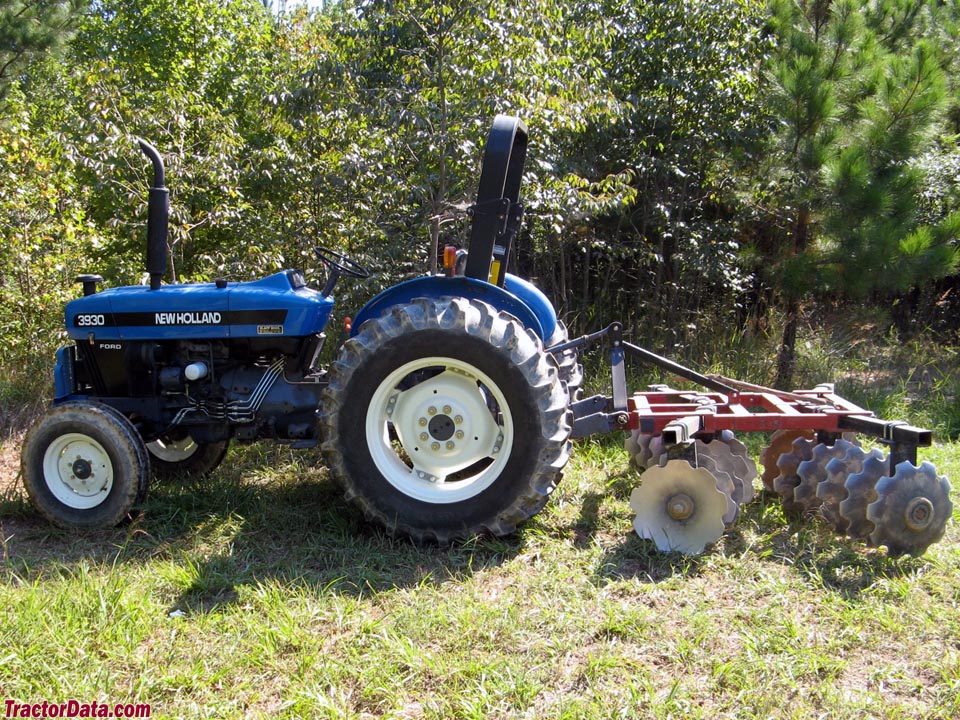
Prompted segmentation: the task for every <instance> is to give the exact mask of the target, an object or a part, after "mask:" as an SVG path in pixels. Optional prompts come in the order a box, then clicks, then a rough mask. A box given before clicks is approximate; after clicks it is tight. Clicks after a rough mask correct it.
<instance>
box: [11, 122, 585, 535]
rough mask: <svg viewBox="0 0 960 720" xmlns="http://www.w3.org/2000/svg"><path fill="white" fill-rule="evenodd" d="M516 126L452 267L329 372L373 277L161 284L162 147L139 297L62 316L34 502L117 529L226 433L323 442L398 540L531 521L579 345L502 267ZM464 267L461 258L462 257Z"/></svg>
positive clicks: (219, 455) (97, 302) (549, 477)
mask: <svg viewBox="0 0 960 720" xmlns="http://www.w3.org/2000/svg"><path fill="white" fill-rule="evenodd" d="M526 141H527V134H526V128H525V127H524V126H523V124H522V123H521V122H520V121H518V120H517V119H515V118H510V117H505V116H500V117H498V118H497V119H496V120H495V122H494V126H493V129H492V130H491V132H490V135H489V138H488V143H487V148H486V155H485V160H484V165H483V170H482V176H481V180H480V192H479V196H478V198H477V203H476V205H475V206H474V209H473V219H472V236H471V238H472V239H471V248H470V252H469V255H467V256H466V257H463V255H461V257H460V263H459V264H460V272H459V274H457V273H456V271H455V270H454V269H453V268H451V269H450V271H449V272H448V273H447V274H445V275H430V276H426V277H422V278H419V279H415V280H412V281H409V282H405V283H402V284H399V285H397V286H395V287H392V288H390V289H388V290H387V291H385V292H383V293H381V294H380V295H378V296H377V297H375V298H373V299H372V300H371V301H370V302H369V303H367V304H366V306H364V307H363V308H362V309H361V310H360V311H359V312H358V313H357V315H356V316H355V319H354V322H353V328H354V329H353V330H352V332H351V336H350V337H349V338H348V339H347V340H346V341H345V342H344V343H343V346H342V347H341V348H340V349H339V353H338V355H337V357H336V360H335V361H334V362H333V363H332V365H330V366H329V367H321V366H320V364H319V363H318V356H319V354H320V350H321V349H322V347H323V345H324V342H325V340H326V335H325V332H324V331H325V329H326V327H327V322H328V319H329V317H330V313H331V310H332V308H333V305H334V298H333V294H332V293H333V290H334V287H335V285H336V283H337V281H338V279H339V278H340V277H341V276H343V275H348V276H354V277H361V278H362V277H366V276H367V275H368V274H369V273H368V271H367V270H366V269H365V268H363V267H362V266H360V265H359V264H357V263H356V262H354V261H352V260H350V259H348V258H346V257H344V256H343V255H341V254H339V253H337V252H334V251H331V250H328V249H324V248H317V249H316V255H317V258H318V259H319V261H320V262H322V263H323V264H324V265H326V267H327V269H328V280H327V282H326V285H325V287H323V288H322V289H320V290H316V289H312V288H309V287H307V285H306V282H305V280H304V277H303V275H302V273H300V272H298V271H295V270H285V271H283V272H278V273H276V274H273V275H270V276H268V277H265V278H263V279H260V280H257V281H254V282H228V281H226V280H217V281H216V282H213V283H203V284H164V283H162V281H161V279H162V277H163V275H164V274H165V272H166V253H167V219H168V190H167V189H166V187H165V185H164V168H163V163H162V161H161V158H160V155H159V153H158V152H157V151H156V150H155V149H154V148H153V147H152V146H151V145H149V144H148V143H146V142H143V141H141V142H140V147H141V150H142V151H143V152H144V154H145V155H146V156H147V157H149V158H150V160H151V161H152V164H153V175H154V179H153V187H151V188H150V191H149V219H148V230H147V235H148V241H147V270H148V272H149V274H150V284H149V286H147V285H144V286H131V287H118V288H111V289H108V290H104V291H101V292H98V291H97V287H98V285H99V283H100V282H101V281H102V279H101V278H100V277H99V276H94V275H85V276H81V277H80V278H78V281H79V282H81V283H82V284H83V297H81V298H79V299H77V300H74V301H72V302H70V303H69V304H68V305H67V307H66V326H67V330H68V333H69V336H70V338H71V340H73V344H71V345H69V346H67V347H64V348H62V349H61V350H60V351H59V352H58V354H57V363H56V369H55V400H54V403H53V407H52V408H51V409H50V411H49V412H47V413H46V414H45V415H44V416H43V417H42V418H41V419H40V420H39V421H38V422H37V424H36V425H35V426H34V427H33V428H32V429H31V431H30V432H29V434H28V436H27V437H26V439H25V443H24V448H23V453H22V463H23V479H24V482H25V485H26V489H27V491H28V493H29V496H30V499H31V501H32V502H33V504H34V505H35V506H36V508H37V509H38V510H39V511H40V513H42V514H43V515H44V516H46V517H47V518H48V519H49V520H51V521H52V522H54V523H56V524H57V525H60V526H64V527H68V528H74V529H91V528H102V527H109V526H112V525H115V524H117V523H119V522H120V521H122V520H123V519H124V518H126V517H127V516H128V515H129V513H130V512H131V511H132V510H133V509H134V508H135V507H137V506H138V505H139V504H140V503H142V502H143V500H144V498H145V496H146V493H147V488H148V485H149V483H150V480H151V475H152V476H170V475H177V474H184V473H189V474H194V475H202V474H204V473H207V472H209V471H211V470H212V469H214V468H215V467H216V466H217V465H218V464H219V463H220V462H221V461H222V460H223V457H224V455H225V453H226V451H227V447H228V445H229V443H230V442H231V441H239V442H245V441H254V440H261V439H269V440H275V441H278V442H282V443H289V444H290V445H291V446H292V447H295V448H308V447H314V446H316V445H318V444H319V445H320V446H321V447H322V450H323V454H324V457H325V458H326V461H327V463H328V464H329V467H330V469H331V470H332V471H333V473H334V474H335V476H336V477H337V479H338V480H339V481H340V482H341V483H342V484H343V486H344V488H345V491H346V495H347V497H348V498H350V499H352V500H353V501H354V502H355V503H357V504H358V505H359V506H360V507H361V508H362V509H363V511H364V512H365V513H366V514H367V516H368V517H370V518H372V519H374V520H376V521H378V522H380V523H381V524H383V525H384V526H385V527H386V528H388V529H389V530H390V531H391V532H399V533H403V534H406V535H409V536H412V537H414V538H418V539H421V538H432V539H434V540H437V541H439V542H447V541H450V540H451V539H454V538H458V537H466V536H471V535H475V534H477V533H483V532H493V533H496V534H504V533H508V532H511V531H512V530H513V529H514V528H515V527H516V526H517V524H518V523H520V522H522V521H523V520H525V519H526V518H528V517H530V516H531V515H533V514H534V513H536V512H537V511H538V510H539V509H540V508H541V507H543V505H544V503H545V502H546V500H547V498H548V496H549V495H550V492H551V491H552V490H553V488H554V486H555V484H556V482H557V480H558V478H559V476H560V472H561V470H562V468H563V466H564V464H565V463H566V461H567V457H568V454H569V436H570V431H571V426H570V422H569V417H568V401H569V397H570V394H571V393H572V392H575V390H576V386H577V385H579V379H580V377H581V376H580V370H579V365H578V363H577V355H576V352H575V351H573V350H569V351H567V352H565V353H561V354H560V362H557V361H556V360H554V358H553V356H552V355H551V354H550V353H548V352H547V351H546V350H545V349H544V348H545V347H547V346H548V345H551V344H554V345H555V344H557V343H559V342H562V341H565V340H567V337H566V334H565V329H564V327H563V326H562V324H560V323H559V322H558V320H557V316H556V312H555V311H554V308H553V306H552V305H551V303H550V302H549V300H547V298H546V297H545V296H544V295H543V294H542V293H541V292H540V291H539V290H537V289H536V288H535V287H534V286H533V285H531V284H529V283H527V282H525V281H523V280H521V279H520V278H517V277H514V276H512V275H509V274H507V273H506V272H505V269H506V259H507V257H508V255H509V252H510V244H511V241H512V240H513V238H514V236H515V235H516V232H517V229H518V227H519V224H520V218H521V214H522V205H521V204H520V202H519V191H520V180H521V174H522V170H523V161H524V155H525V152H526ZM464 260H465V265H464Z"/></svg>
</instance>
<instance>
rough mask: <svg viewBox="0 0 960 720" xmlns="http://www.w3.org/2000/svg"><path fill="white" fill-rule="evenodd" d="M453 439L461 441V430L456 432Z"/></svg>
mask: <svg viewBox="0 0 960 720" xmlns="http://www.w3.org/2000/svg"><path fill="white" fill-rule="evenodd" d="M455 437H456V438H457V440H463V430H457V434H456V435H455Z"/></svg>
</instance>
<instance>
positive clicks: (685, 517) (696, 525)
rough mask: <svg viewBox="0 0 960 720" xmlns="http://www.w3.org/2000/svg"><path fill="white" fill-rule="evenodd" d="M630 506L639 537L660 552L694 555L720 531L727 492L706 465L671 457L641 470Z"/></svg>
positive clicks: (713, 539) (712, 540) (722, 528)
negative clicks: (657, 464)
mask: <svg viewBox="0 0 960 720" xmlns="http://www.w3.org/2000/svg"><path fill="white" fill-rule="evenodd" d="M630 507H631V508H633V510H634V512H636V513H637V517H636V518H635V519H634V521H633V527H634V529H635V530H636V531H637V534H638V535H639V536H640V537H642V538H645V539H648V540H653V542H654V543H655V544H656V546H657V549H659V550H661V551H663V552H669V551H672V550H675V551H677V552H681V553H684V554H685V555H697V554H699V553H701V552H703V549H704V548H705V547H706V546H707V545H708V544H710V543H713V542H716V541H717V540H718V539H719V538H720V536H721V535H723V530H724V524H723V516H724V513H725V512H726V511H727V496H726V495H724V494H723V493H722V492H720V491H719V490H717V486H716V479H715V478H714V477H713V475H712V474H711V473H710V471H709V470H707V469H706V468H703V467H698V468H695V467H691V466H690V464H689V463H687V462H686V461H685V460H670V461H669V462H667V463H666V464H665V465H664V466H663V467H652V468H650V469H648V470H647V471H646V472H645V473H644V475H643V482H642V483H641V485H640V487H638V488H636V489H634V491H633V493H632V494H631V495H630Z"/></svg>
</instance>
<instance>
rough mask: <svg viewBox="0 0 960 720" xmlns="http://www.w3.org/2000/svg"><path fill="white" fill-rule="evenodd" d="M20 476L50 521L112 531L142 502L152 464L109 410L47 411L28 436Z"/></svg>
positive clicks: (79, 406)
mask: <svg viewBox="0 0 960 720" xmlns="http://www.w3.org/2000/svg"><path fill="white" fill-rule="evenodd" d="M21 472H22V475H23V484H24V486H25V487H26V490H27V495H29V497H30V501H31V502H32V503H33V505H34V507H35V508H36V509H37V510H38V511H39V512H40V513H41V514H42V515H43V516H44V517H46V518H47V519H48V520H50V521H51V522H53V523H54V524H56V525H59V526H61V527H65V528H70V529H73V530H95V529H100V528H108V527H113V526H114V525H116V524H117V523H119V522H120V521H121V520H123V519H124V518H125V517H127V515H128V513H129V512H130V510H131V508H132V507H133V506H134V505H136V504H138V503H139V502H141V501H142V500H143V499H144V498H145V496H146V488H147V484H148V479H149V476H150V461H149V459H148V457H147V451H146V450H145V449H144V446H143V441H142V440H141V439H140V435H139V434H138V433H137V430H136V428H135V427H134V426H133V424H132V423H131V422H130V421H129V420H127V419H126V418H125V417H124V416H123V415H121V414H120V413H118V412H116V411H115V410H113V409H112V408H110V407H107V406H105V405H100V404H97V403H89V402H76V403H69V404H65V405H60V406H58V407H55V408H53V409H52V410H50V411H49V412H48V413H47V414H46V415H44V416H43V417H42V418H40V420H39V421H38V422H37V423H36V425H34V426H33V427H32V428H31V429H30V432H28V433H27V436H26V438H25V439H24V443H23V452H22V458H21Z"/></svg>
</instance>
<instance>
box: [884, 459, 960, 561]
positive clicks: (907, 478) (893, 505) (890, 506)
mask: <svg viewBox="0 0 960 720" xmlns="http://www.w3.org/2000/svg"><path fill="white" fill-rule="evenodd" d="M876 493H877V499H876V500H875V501H874V502H872V503H871V504H870V505H868V506H867V519H868V520H869V521H870V522H872V523H873V525H874V530H873V532H872V533H870V544H871V545H874V546H876V547H880V546H881V545H885V546H886V547H887V553H888V554H889V555H890V556H891V557H899V556H900V555H903V554H905V553H909V554H911V555H922V554H923V553H924V552H925V551H926V549H927V548H928V547H930V545H932V544H933V543H935V542H937V541H938V540H939V539H940V538H942V537H943V533H944V531H945V530H946V526H947V521H948V520H949V519H950V516H951V514H952V513H953V503H951V502H950V483H949V482H948V481H947V478H946V477H943V476H937V471H936V469H935V468H934V466H933V464H932V463H929V462H924V463H921V464H920V466H916V465H912V464H911V463H909V462H902V463H900V464H899V465H897V468H896V472H895V473H894V475H893V476H892V477H883V478H880V480H879V481H877V485H876Z"/></svg>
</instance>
